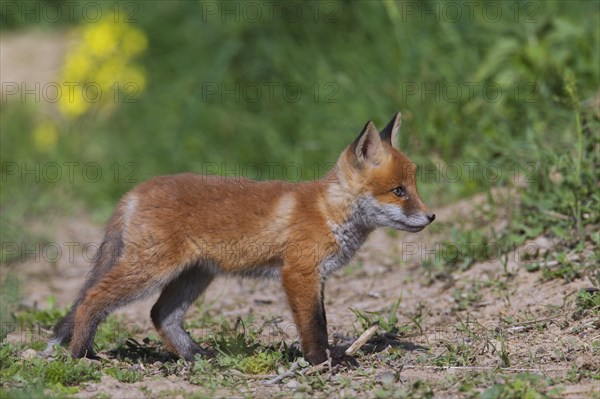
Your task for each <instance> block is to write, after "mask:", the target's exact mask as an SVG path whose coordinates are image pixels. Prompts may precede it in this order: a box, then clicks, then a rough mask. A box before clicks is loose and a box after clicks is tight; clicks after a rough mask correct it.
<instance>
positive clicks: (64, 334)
mask: <svg viewBox="0 0 600 399" xmlns="http://www.w3.org/2000/svg"><path fill="white" fill-rule="evenodd" d="M399 128H400V113H398V114H396V115H395V116H394V118H393V119H392V121H391V122H390V123H389V124H388V125H387V127H386V128H385V129H384V130H383V131H382V132H381V133H379V132H378V131H377V129H376V128H375V126H374V125H373V123H372V122H368V123H367V124H366V125H365V127H364V128H363V130H362V132H361V133H360V134H359V135H358V137H357V138H356V140H354V142H353V143H352V144H350V145H349V146H348V147H347V148H346V149H345V150H344V152H343V153H342V154H341V156H340V157H339V159H338V161H337V164H336V166H335V168H334V169H333V170H331V171H330V172H329V173H328V175H327V176H325V177H324V178H323V179H322V180H318V181H311V182H301V183H288V182H284V181H269V182H259V181H252V180H246V179H239V178H225V177H218V176H203V175H196V174H191V173H186V174H179V175H173V176H161V177H156V178H153V179H151V180H149V181H147V182H145V183H142V184H140V185H138V186H137V187H135V188H133V189H132V190H131V191H129V192H128V193H127V194H125V195H124V196H123V198H121V200H120V201H119V203H118V205H117V207H116V209H115V211H114V213H113V215H112V216H111V218H110V220H109V221H108V224H107V226H106V233H105V237H104V240H103V242H102V244H101V246H100V248H99V250H98V254H97V257H96V260H95V264H94V266H93V268H92V270H91V272H90V274H89V276H88V277H87V280H86V282H85V285H84V286H83V288H82V289H81V291H80V293H79V295H78V296H77V298H76V300H75V302H74V304H73V307H72V309H71V310H70V312H69V313H68V314H67V315H66V316H65V318H64V319H63V320H61V321H60V322H59V323H58V324H57V325H56V327H55V332H54V337H53V338H52V340H51V341H50V343H49V345H48V348H47V351H51V350H52V346H53V345H54V344H62V345H66V344H69V343H70V344H71V351H72V353H73V355H74V356H76V357H93V356H94V352H93V343H94V336H95V334H96V330H97V328H98V324H99V323H100V322H101V321H103V320H104V318H105V317H106V316H107V315H108V314H109V313H110V312H112V311H114V310H115V309H117V308H118V307H120V306H123V305H125V304H127V303H129V302H131V301H134V300H136V299H140V298H143V297H145V296H147V295H150V294H152V293H154V292H157V291H160V292H161V294H160V297H159V298H158V301H157V302H156V304H155V305H154V306H153V307H152V311H151V313H150V314H151V318H152V321H153V323H154V325H155V326H156V329H157V330H158V332H159V334H160V336H161V338H162V339H163V342H164V344H165V345H166V347H167V348H168V349H169V351H172V352H173V353H174V354H176V355H178V356H180V357H183V358H184V359H187V360H192V359H193V358H194V355H195V354H198V353H201V352H202V350H201V348H200V346H199V345H198V344H196V343H195V342H194V341H193V340H192V339H191V338H190V336H189V335H188V333H187V332H186V331H185V330H184V329H183V326H182V320H183V318H184V315H185V313H186V311H187V309H188V307H189V306H190V304H192V303H193V302H194V301H195V300H196V299H197V298H198V296H199V295H200V294H202V292H203V291H204V290H206V288H207V287H208V285H209V284H210V283H211V281H213V279H214V278H215V277H216V276H219V275H226V274H233V275H242V276H267V277H272V278H277V279H279V280H281V283H282V285H283V289H284V290H285V293H286V295H287V299H288V302H289V306H290V308H291V311H292V314H293V317H294V321H295V323H296V326H297V328H298V332H299V335H300V343H301V347H302V351H303V353H304V356H305V357H306V359H307V360H308V361H309V362H311V363H312V364H318V363H321V362H323V361H325V360H327V349H328V342H327V322H326V318H325V309H324V306H323V284H324V282H325V278H326V277H327V275H329V274H330V273H331V272H333V271H335V270H337V269H339V268H340V267H342V266H344V265H345V264H347V263H348V262H349V261H350V260H351V259H352V257H353V256H354V254H355V253H356V251H357V250H358V249H359V247H360V246H361V245H362V244H363V242H364V241H365V239H366V238H367V236H368V235H369V233H371V232H372V231H373V230H374V229H375V228H377V227H382V226H387V227H391V228H394V229H397V230H404V231H409V232H417V231H420V230H422V229H423V228H425V227H426V226H427V225H428V224H430V223H431V222H432V221H433V220H434V219H435V215H434V214H432V213H429V212H428V211H427V209H426V207H425V205H424V204H423V202H422V201H421V199H420V198H419V194H418V193H417V187H416V182H415V180H416V179H415V172H416V166H415V164H414V163H412V162H411V161H410V160H409V159H408V158H407V157H406V156H405V155H404V154H402V153H401V152H400V151H399V150H398V144H397V142H398V130H399ZM334 360H336V359H334ZM338 360H339V359H338Z"/></svg>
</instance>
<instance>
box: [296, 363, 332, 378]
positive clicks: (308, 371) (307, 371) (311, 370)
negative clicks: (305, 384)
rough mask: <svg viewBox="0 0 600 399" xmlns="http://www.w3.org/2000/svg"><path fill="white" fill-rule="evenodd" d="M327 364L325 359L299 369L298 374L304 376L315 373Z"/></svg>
mask: <svg viewBox="0 0 600 399" xmlns="http://www.w3.org/2000/svg"><path fill="white" fill-rule="evenodd" d="M328 365H329V364H328V361H327V360H326V361H324V362H323V363H319V364H317V365H315V366H312V367H307V368H305V369H302V370H300V375H304V376H306V375H312V374H315V373H317V372H319V371H321V370H323V369H324V368H325V366H328Z"/></svg>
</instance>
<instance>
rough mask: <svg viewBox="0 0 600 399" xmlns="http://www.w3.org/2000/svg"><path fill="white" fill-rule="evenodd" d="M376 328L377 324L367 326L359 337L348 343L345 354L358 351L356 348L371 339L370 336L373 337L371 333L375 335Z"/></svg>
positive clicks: (377, 327) (350, 354)
mask: <svg viewBox="0 0 600 399" xmlns="http://www.w3.org/2000/svg"><path fill="white" fill-rule="evenodd" d="M378 329H379V326H378V325H377V324H375V325H374V326H371V327H369V328H368V329H367V330H366V331H365V332H364V333H362V334H361V336H360V337H358V338H357V339H356V341H354V343H353V344H352V345H350V347H349V348H348V349H346V352H345V353H346V355H348V356H354V354H355V353H356V352H358V350H359V349H360V348H362V347H363V345H364V344H366V343H367V341H369V340H370V339H371V337H373V335H375V333H376V332H377V330H378Z"/></svg>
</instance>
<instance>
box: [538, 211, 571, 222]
mask: <svg viewBox="0 0 600 399" xmlns="http://www.w3.org/2000/svg"><path fill="white" fill-rule="evenodd" d="M542 212H543V213H545V214H546V215H548V216H551V217H553V218H556V219H561V220H571V218H570V217H569V216H567V215H563V214H562V213H558V212H554V211H550V210H543V211H542Z"/></svg>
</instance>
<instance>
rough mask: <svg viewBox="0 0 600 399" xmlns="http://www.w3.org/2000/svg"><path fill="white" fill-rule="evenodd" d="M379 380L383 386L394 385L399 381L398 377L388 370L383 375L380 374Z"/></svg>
mask: <svg viewBox="0 0 600 399" xmlns="http://www.w3.org/2000/svg"><path fill="white" fill-rule="evenodd" d="M378 380H379V381H381V383H382V384H383V385H392V384H393V383H395V382H396V381H398V376H397V375H396V373H395V372H393V371H391V370H386V371H384V372H383V373H381V374H379V376H378Z"/></svg>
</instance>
